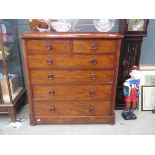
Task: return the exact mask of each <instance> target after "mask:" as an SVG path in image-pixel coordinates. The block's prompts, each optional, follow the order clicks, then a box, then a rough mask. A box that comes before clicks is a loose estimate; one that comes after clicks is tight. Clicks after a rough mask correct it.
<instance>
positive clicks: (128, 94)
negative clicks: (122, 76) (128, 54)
mask: <svg viewBox="0 0 155 155" xmlns="http://www.w3.org/2000/svg"><path fill="white" fill-rule="evenodd" d="M129 74H130V76H131V78H129V79H127V80H126V81H125V82H124V84H123V85H124V90H123V95H124V96H125V110H124V111H123V112H122V117H123V118H124V119H125V120H131V119H137V116H136V115H135V114H134V110H136V107H137V96H139V85H140V76H139V75H140V74H139V68H138V67H137V66H133V67H132V68H131V70H130V71H129Z"/></svg>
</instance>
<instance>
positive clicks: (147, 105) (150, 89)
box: [141, 85, 155, 111]
mask: <svg viewBox="0 0 155 155" xmlns="http://www.w3.org/2000/svg"><path fill="white" fill-rule="evenodd" d="M154 94H155V85H143V86H141V110H142V111H152V110H153V109H154V108H155V95H154Z"/></svg>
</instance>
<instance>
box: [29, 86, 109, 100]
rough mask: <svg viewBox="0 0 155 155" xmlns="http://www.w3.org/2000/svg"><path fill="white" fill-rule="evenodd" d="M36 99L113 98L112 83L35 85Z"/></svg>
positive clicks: (34, 93)
mask: <svg viewBox="0 0 155 155" xmlns="http://www.w3.org/2000/svg"><path fill="white" fill-rule="evenodd" d="M32 88H33V99H34V100H51V101H52V100H53V101H63V100H111V95H112V85H51V86H50V85H47V86H40V85H33V86H32Z"/></svg>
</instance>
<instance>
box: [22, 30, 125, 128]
mask: <svg viewBox="0 0 155 155" xmlns="http://www.w3.org/2000/svg"><path fill="white" fill-rule="evenodd" d="M121 38H122V36H121V35H119V34H117V33H101V32H98V33H27V34H24V35H23V36H22V39H23V46H24V62H25V70H26V83H27V91H28V96H29V104H30V124H31V125H35V124H60V123H68V124H72V123H79V124H80V123H86V124H88V123H92V124H93V123H109V124H114V122H115V115H114V104H115V93H116V80H117V70H118V62H119V54H120V43H121Z"/></svg>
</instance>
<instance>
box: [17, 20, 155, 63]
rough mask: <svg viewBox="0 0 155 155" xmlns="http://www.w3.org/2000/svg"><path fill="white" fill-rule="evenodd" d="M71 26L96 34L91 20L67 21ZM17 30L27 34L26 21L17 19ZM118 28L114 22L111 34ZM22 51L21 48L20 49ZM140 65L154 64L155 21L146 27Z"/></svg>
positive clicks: (151, 21) (27, 26) (27, 25)
mask: <svg viewBox="0 0 155 155" xmlns="http://www.w3.org/2000/svg"><path fill="white" fill-rule="evenodd" d="M69 21H70V22H71V24H72V25H73V24H74V23H75V22H76V24H77V26H76V27H75V28H81V30H82V31H84V32H86V31H89V32H96V31H97V30H96V29H95V27H94V26H93V21H92V20H91V19H80V20H73V19H70V20H69ZM18 28H19V34H20V35H21V34H23V33H24V32H29V31H30V28H29V23H28V20H27V19H19V20H18ZM118 28H119V20H116V24H115V26H114V28H113V29H112V30H111V31H112V32H118ZM21 50H22V48H21ZM140 63H141V64H155V19H150V22H149V26H148V36H147V37H145V38H144V41H143V45H142V51H141V58H140Z"/></svg>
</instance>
